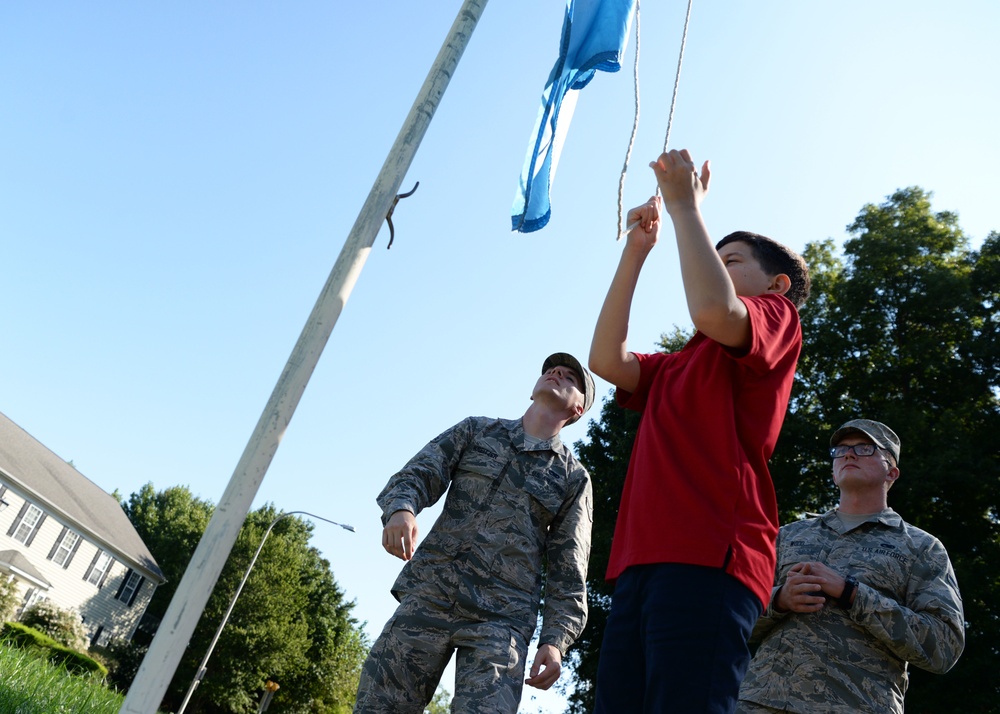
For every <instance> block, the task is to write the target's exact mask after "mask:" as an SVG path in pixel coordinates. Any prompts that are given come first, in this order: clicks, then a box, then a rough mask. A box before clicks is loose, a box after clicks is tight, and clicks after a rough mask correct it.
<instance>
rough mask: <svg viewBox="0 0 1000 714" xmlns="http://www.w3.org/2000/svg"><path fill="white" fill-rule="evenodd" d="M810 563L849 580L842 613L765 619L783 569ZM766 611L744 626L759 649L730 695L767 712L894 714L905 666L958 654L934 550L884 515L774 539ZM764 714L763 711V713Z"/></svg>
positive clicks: (821, 522)
mask: <svg viewBox="0 0 1000 714" xmlns="http://www.w3.org/2000/svg"><path fill="white" fill-rule="evenodd" d="M803 561H819V562H822V563H825V564H826V565H828V566H829V567H830V568H832V569H833V570H835V571H837V572H838V573H841V574H843V575H848V574H849V575H853V576H854V577H855V578H856V579H857V581H858V590H857V595H856V597H855V600H854V604H853V605H852V606H851V607H850V609H848V610H844V609H842V608H840V607H838V606H837V605H836V602H835V601H829V602H828V603H827V605H826V606H825V607H824V608H823V609H822V610H820V611H819V612H816V613H795V612H785V613H781V612H775V610H774V600H775V598H776V596H777V591H778V587H779V586H780V585H781V584H782V583H783V582H784V581H785V577H786V576H787V574H788V571H789V569H790V568H791V567H792V566H793V565H795V564H796V563H800V562H803ZM775 586H776V587H775V588H774V591H773V592H772V597H771V604H770V605H768V608H767V610H766V611H765V612H764V615H763V616H762V617H761V619H760V620H759V621H758V622H757V626H756V627H755V628H754V633H753V636H752V637H751V642H755V641H756V642H761V645H760V648H759V649H758V651H757V653H756V654H755V655H754V658H753V660H752V661H751V663H750V669H749V671H748V672H747V676H746V678H745V679H744V680H743V685H742V686H741V687H740V700H741V704H740V707H741V708H738V709H737V711H739V712H756V711H761V710H759V709H754V708H752V707H746V708H742V707H743V701H744V700H746V701H748V702H754V703H756V704H760V705H764V706H766V707H771V708H772V710H773V711H790V712H830V713H832V714H855V713H856V712H892V713H896V714H902V712H903V695H904V694H905V692H906V687H907V683H908V674H907V663H912V664H913V665H915V666H917V667H920V668H921V669H926V670H928V671H930V672H935V673H943V672H947V671H948V670H949V669H951V668H952V666H954V664H955V662H956V661H958V657H959V655H960V654H961V653H962V650H963V648H964V647H965V629H964V615H963V610H962V597H961V595H960V594H959V592H958V583H957V582H956V580H955V572H954V570H953V569H952V567H951V561H950V560H949V559H948V553H947V552H946V551H945V549H944V546H943V545H942V544H941V541H939V540H938V539H937V538H935V537H934V536H932V535H930V534H929V533H926V532H924V531H922V530H920V529H919V528H916V527H914V526H911V525H910V524H908V523H906V522H905V521H903V519H902V518H900V516H899V514H897V513H896V512H895V511H893V510H892V509H891V508H886V509H885V510H883V511H882V512H881V513H878V514H876V515H873V516H872V517H871V518H870V519H869V520H868V521H866V522H865V523H862V524H861V525H860V526H858V527H857V528H854V529H853V530H848V529H847V527H846V526H845V525H844V523H843V522H842V521H841V519H840V517H839V516H838V515H837V511H835V510H834V511H830V512H828V513H826V514H825V515H823V516H820V517H818V518H811V519H808V520H804V521H798V522H796V523H791V524H789V525H786V526H784V527H782V528H781V530H780V532H779V534H778V566H777V572H776V577H775ZM765 711H766V710H765Z"/></svg>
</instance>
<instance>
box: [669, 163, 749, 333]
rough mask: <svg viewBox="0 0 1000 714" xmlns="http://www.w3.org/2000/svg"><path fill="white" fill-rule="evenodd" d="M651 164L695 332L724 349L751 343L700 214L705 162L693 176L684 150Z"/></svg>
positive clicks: (745, 318) (705, 189)
mask: <svg viewBox="0 0 1000 714" xmlns="http://www.w3.org/2000/svg"><path fill="white" fill-rule="evenodd" d="M650 166H651V167H652V168H653V172H654V173H655V174H656V182H657V184H658V185H659V187H660V192H661V193H662V194H663V202H664V207H665V208H666V210H667V213H669V214H670V218H671V220H672V221H673V224H674V233H675V234H676V236H677V255H678V258H679V259H680V264H681V279H682V280H683V281H684V294H685V295H686V297H687V304H688V312H689V313H690V314H691V320H692V322H694V326H695V328H696V329H697V330H698V331H699V332H701V333H702V334H704V335H705V336H707V337H709V338H710V339H713V340H715V341H716V342H718V343H720V344H723V345H726V346H727V347H746V346H748V345H749V344H750V317H749V314H748V313H747V308H746V305H744V304H743V301H742V300H740V299H739V297H737V295H736V290H735V288H734V287H733V281H732V280H731V279H730V277H729V273H728V272H727V271H726V267H725V265H723V263H722V259H721V258H720V257H719V253H718V252H717V251H716V250H715V245H714V244H713V243H712V239H711V238H710V237H709V235H708V229H707V228H706V227H705V222H704V221H703V220H702V216H701V208H700V207H701V202H702V200H703V199H704V198H705V195H706V194H707V193H708V184H709V180H710V178H711V170H710V167H709V163H708V162H707V161H706V162H705V163H704V165H703V166H702V168H701V175H699V174H698V171H697V169H696V168H695V164H694V162H693V161H692V160H691V154H690V153H689V152H688V150H687V149H682V150H681V151H669V152H666V153H663V154H661V155H660V157H659V158H658V159H657V160H656V161H654V162H652V163H651V164H650Z"/></svg>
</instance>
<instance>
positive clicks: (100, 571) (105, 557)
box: [83, 550, 113, 587]
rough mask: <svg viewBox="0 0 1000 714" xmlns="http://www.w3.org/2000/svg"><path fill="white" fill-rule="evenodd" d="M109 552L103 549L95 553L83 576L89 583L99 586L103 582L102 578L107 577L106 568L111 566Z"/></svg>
mask: <svg viewBox="0 0 1000 714" xmlns="http://www.w3.org/2000/svg"><path fill="white" fill-rule="evenodd" d="M112 562H113V561H112V560H111V554H110V553H106V552H104V551H103V550H99V551H97V555H95V556H94V562H92V563H91V564H90V568H89V569H88V570H87V574H86V575H84V576H83V579H84V580H86V581H87V582H88V583H90V584H91V585H96V586H97V587H101V585H103V584H104V578H105V577H107V574H108V569H109V568H110V567H111V563H112Z"/></svg>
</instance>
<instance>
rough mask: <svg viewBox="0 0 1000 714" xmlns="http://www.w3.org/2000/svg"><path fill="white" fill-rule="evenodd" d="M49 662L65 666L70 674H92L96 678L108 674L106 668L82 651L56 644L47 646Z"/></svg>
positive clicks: (101, 677)
mask: <svg viewBox="0 0 1000 714" xmlns="http://www.w3.org/2000/svg"><path fill="white" fill-rule="evenodd" d="M48 659H49V662H51V663H52V664H54V665H55V666H57V667H65V668H66V671H67V672H69V673H70V674H94V675H97V678H98V679H104V678H105V677H107V676H108V668H107V667H105V666H104V665H103V664H101V663H100V662H98V661H97V660H95V659H93V658H92V657H88V656H87V655H85V654H83V653H82V652H77V651H76V650H71V649H70V648H69V647H63V646H62V645H56V646H54V647H51V648H49V658H48Z"/></svg>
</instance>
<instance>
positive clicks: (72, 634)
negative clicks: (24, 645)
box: [21, 600, 87, 650]
mask: <svg viewBox="0 0 1000 714" xmlns="http://www.w3.org/2000/svg"><path fill="white" fill-rule="evenodd" d="M21 623H22V624H24V625H27V626H28V627H33V628H34V629H36V630H39V631H41V632H44V633H45V634H47V635H48V636H49V637H51V638H52V639H54V640H55V641H56V642H58V643H59V644H61V645H63V646H65V647H69V648H70V649H73V650H85V649H87V633H86V632H85V631H84V629H83V623H82V622H81V621H80V616H79V615H78V614H77V613H75V612H72V611H70V610H63V609H62V608H60V607H56V606H55V605H53V604H52V603H51V602H49V601H47V600H42V601H41V602H37V603H35V604H34V605H32V606H31V607H29V608H28V609H27V611H26V612H25V613H24V614H23V615H21Z"/></svg>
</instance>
